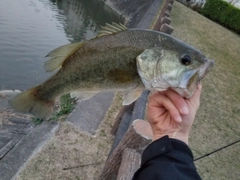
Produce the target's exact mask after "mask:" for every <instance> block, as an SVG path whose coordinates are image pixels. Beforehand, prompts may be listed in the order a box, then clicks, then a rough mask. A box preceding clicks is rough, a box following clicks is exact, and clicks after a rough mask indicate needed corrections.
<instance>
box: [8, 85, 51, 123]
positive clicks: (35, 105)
mask: <svg viewBox="0 0 240 180" xmlns="http://www.w3.org/2000/svg"><path fill="white" fill-rule="evenodd" d="M36 89H37V87H35V88H32V89H29V90H27V91H26V92H23V93H21V94H18V95H17V96H15V97H14V98H13V99H11V100H10V101H9V104H10V105H11V106H12V108H13V109H14V110H16V111H18V112H22V113H30V114H33V115H34V116H36V117H38V118H41V119H48V118H49V117H50V115H51V114H52V113H53V106H54V101H49V100H48V101H44V100H42V99H39V98H38V97H37V96H36Z"/></svg>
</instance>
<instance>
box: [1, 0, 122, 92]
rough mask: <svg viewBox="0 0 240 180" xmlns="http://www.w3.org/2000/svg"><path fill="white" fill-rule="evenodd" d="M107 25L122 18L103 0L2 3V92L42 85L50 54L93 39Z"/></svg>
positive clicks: (9, 0)
mask: <svg viewBox="0 0 240 180" xmlns="http://www.w3.org/2000/svg"><path fill="white" fill-rule="evenodd" d="M107 22H108V23H110V22H123V18H121V17H120V16H118V15H117V14H116V13H115V12H114V11H113V10H111V9H110V8H109V7H108V6H106V5H104V3H103V2H101V1H100V0H58V1H54V0H52V1H50V0H21V1H19V0H0V90H1V89H20V90H25V89H27V88H30V87H32V86H35V85H38V84H40V83H42V82H43V81H45V80H46V79H47V78H48V77H49V76H50V75H51V74H49V73H45V71H44V69H43V64H44V62H45V61H46V60H47V59H46V58H44V57H45V56H46V55H47V54H48V52H50V51H51V50H53V49H55V48H57V47H59V46H61V45H64V44H67V43H70V42H76V41H81V40H86V39H90V38H92V37H94V36H95V35H96V32H97V31H98V30H99V29H100V26H103V25H105V23H107Z"/></svg>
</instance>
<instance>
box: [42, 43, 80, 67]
mask: <svg viewBox="0 0 240 180" xmlns="http://www.w3.org/2000/svg"><path fill="white" fill-rule="evenodd" d="M83 44H84V43H83V42H77V43H72V44H67V45H64V46H60V47H58V48H57V49H54V50H53V51H51V52H50V53H48V55H46V57H50V58H51V59H49V60H48V61H46V62H45V63H44V69H45V71H46V72H52V71H55V70H56V69H58V68H60V67H61V66H62V64H63V62H64V61H65V60H66V59H67V57H68V56H69V55H71V54H72V53H74V52H75V51H76V50H77V49H78V48H80V47H81V46H83Z"/></svg>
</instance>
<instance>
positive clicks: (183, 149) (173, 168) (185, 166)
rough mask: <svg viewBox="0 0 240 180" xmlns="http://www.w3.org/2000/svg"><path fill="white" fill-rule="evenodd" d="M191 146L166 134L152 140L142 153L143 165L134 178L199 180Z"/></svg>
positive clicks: (148, 179) (142, 179)
mask: <svg viewBox="0 0 240 180" xmlns="http://www.w3.org/2000/svg"><path fill="white" fill-rule="evenodd" d="M199 179H201V178H200V176H199V174H198V173H197V170H196V167H195V165H194V163H193V155H192V152H191V150H190V149H189V147H188V146H187V145H186V144H185V143H184V142H182V141H179V140H176V139H170V138H169V137H168V136H164V137H162V138H160V139H158V140H156V141H154V142H152V143H151V144H150V145H149V146H148V147H147V148H146V149H145V151H144V152H143V154H142V163H141V167H140V168H139V169H138V171H137V172H136V173H135V174H134V177H133V180H199Z"/></svg>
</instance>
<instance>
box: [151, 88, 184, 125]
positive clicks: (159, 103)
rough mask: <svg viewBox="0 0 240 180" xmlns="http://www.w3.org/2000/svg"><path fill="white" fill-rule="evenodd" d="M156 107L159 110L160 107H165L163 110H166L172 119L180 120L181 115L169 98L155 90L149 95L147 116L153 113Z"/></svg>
mask: <svg viewBox="0 0 240 180" xmlns="http://www.w3.org/2000/svg"><path fill="white" fill-rule="evenodd" d="M156 108H157V109H158V111H160V109H161V108H162V109H165V110H164V111H163V112H165V111H166V110H167V111H168V112H169V114H170V116H171V118H172V119H173V120H174V121H176V122H178V123H179V122H182V117H181V115H180V112H179V110H178V108H177V107H176V106H175V105H174V104H173V102H172V101H171V99H169V98H168V97H166V96H165V95H163V94H161V93H159V92H155V93H154V94H152V95H151V96H150V97H149V102H148V116H150V115H151V114H152V113H154V112H155V111H156Z"/></svg>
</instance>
